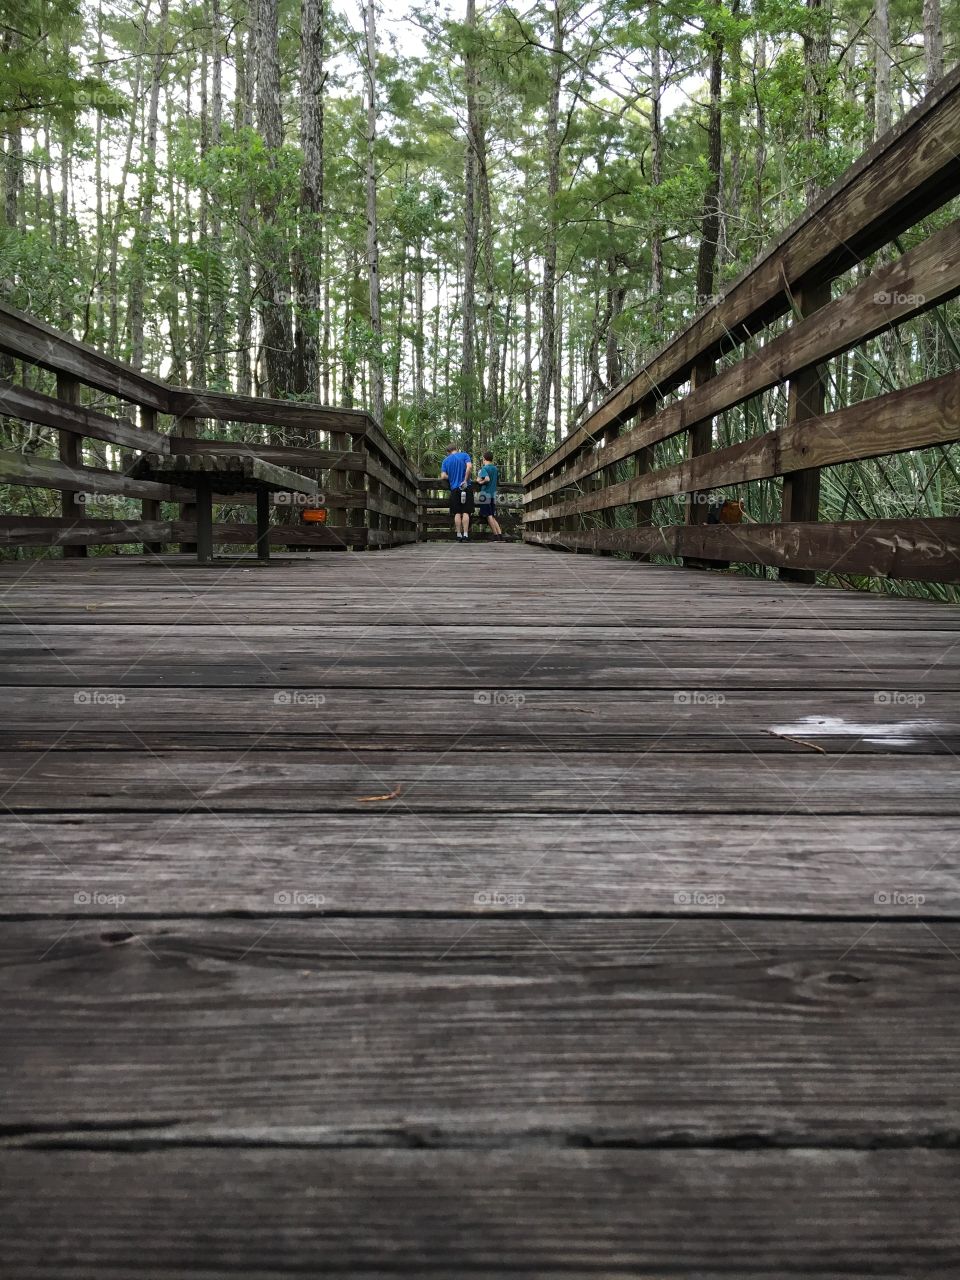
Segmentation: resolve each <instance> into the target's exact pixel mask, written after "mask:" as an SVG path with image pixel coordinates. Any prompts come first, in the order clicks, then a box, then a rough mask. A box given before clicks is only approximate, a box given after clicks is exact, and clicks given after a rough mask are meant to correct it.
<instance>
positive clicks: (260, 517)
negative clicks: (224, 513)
mask: <svg viewBox="0 0 960 1280" xmlns="http://www.w3.org/2000/svg"><path fill="white" fill-rule="evenodd" d="M257 559H258V560H262V561H264V563H265V562H266V561H267V560H269V559H270V495H269V493H267V491H266V489H258V490H257Z"/></svg>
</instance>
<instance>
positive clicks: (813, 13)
mask: <svg viewBox="0 0 960 1280" xmlns="http://www.w3.org/2000/svg"><path fill="white" fill-rule="evenodd" d="M806 3H807V29H806V30H805V32H804V36H803V71H804V76H803V140H804V142H806V143H807V148H808V152H809V155H808V158H807V163H808V164H811V163H812V162H813V157H814V156H818V155H820V154H821V152H822V151H824V150H825V149H826V145H827V121H826V111H825V104H826V90H827V85H826V75H827V67H828V65H829V60H830V10H829V8H824V5H823V0H806ZM820 190H821V184H820V182H819V180H818V178H817V175H816V173H813V172H811V173H809V174H808V175H807V178H806V182H805V188H804V194H805V195H806V198H807V204H811V203H812V202H813V201H814V200H815V199H816V197H817V195H818V194H819V192H820Z"/></svg>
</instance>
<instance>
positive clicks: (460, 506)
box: [450, 489, 473, 516]
mask: <svg viewBox="0 0 960 1280" xmlns="http://www.w3.org/2000/svg"><path fill="white" fill-rule="evenodd" d="M464 499H466V500H465V501H464ZM450 514H451V515H452V516H472V515H473V494H472V492H471V491H470V490H469V489H466V490H463V489H451V490H450Z"/></svg>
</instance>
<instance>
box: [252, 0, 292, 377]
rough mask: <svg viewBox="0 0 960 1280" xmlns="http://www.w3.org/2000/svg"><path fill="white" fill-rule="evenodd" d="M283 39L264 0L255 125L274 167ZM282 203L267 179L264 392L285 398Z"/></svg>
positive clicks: (263, 204) (287, 346)
mask: <svg viewBox="0 0 960 1280" xmlns="http://www.w3.org/2000/svg"><path fill="white" fill-rule="evenodd" d="M279 42H280V29H279V13H278V0H260V13H259V30H258V45H259V48H258V54H259V56H258V59H257V67H258V73H257V127H258V129H259V131H260V135H261V137H262V138H263V141H264V145H265V146H266V148H267V154H268V164H269V166H270V168H271V169H275V168H276V164H277V152H278V151H279V150H280V148H281V147H282V145H283V115H282V112H281V108H280V55H279ZM278 207H279V199H278V197H277V195H276V194H275V192H274V189H273V186H272V184H270V183H268V184H267V186H266V188H265V190H264V192H263V194H262V196H261V200H260V219H261V225H262V227H263V229H264V239H263V247H262V249H261V255H260V256H261V261H260V281H259V284H260V308H261V315H262V317H263V347H264V366H265V377H264V379H263V390H264V393H265V394H266V395H268V396H275V397H282V396H284V395H286V393H287V392H288V391H289V390H290V361H291V354H292V353H291V347H292V345H293V340H292V336H291V331H290V291H289V288H288V281H287V253H286V246H285V243H284V240H283V237H282V235H281V233H280V232H279V230H278V228H277V226H276V218H277V212H278Z"/></svg>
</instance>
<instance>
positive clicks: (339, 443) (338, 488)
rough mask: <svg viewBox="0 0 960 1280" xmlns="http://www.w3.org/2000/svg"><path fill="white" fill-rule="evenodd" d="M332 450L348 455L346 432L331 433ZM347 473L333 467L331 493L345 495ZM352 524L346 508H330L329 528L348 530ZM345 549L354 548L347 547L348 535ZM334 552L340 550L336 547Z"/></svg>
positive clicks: (348, 438) (329, 483)
mask: <svg viewBox="0 0 960 1280" xmlns="http://www.w3.org/2000/svg"><path fill="white" fill-rule="evenodd" d="M330 448H331V450H332V451H333V452H334V453H346V452H347V451H348V450H349V448H350V437H349V436H348V435H347V433H346V432H345V431H331V432H330ZM348 483H349V481H348V478H347V472H346V471H344V470H343V469H342V468H340V467H337V466H333V467H331V468H330V470H329V471H328V472H327V488H328V489H329V490H330V492H331V493H335V494H338V495H342V494H345V493H346V492H347V487H348ZM349 524H350V513H349V512H348V511H347V509H346V507H336V508H334V507H329V508H328V513H327V526H328V527H330V526H332V527H333V528H334V529H346V528H347V526H348V525H349ZM342 536H343V539H344V547H343V550H345V551H351V550H352V549H353V548H352V547H348V546H347V545H346V534H343V535H342ZM333 550H335V551H337V550H340V548H338V547H334V548H333Z"/></svg>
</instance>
